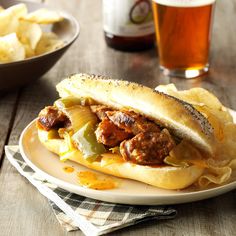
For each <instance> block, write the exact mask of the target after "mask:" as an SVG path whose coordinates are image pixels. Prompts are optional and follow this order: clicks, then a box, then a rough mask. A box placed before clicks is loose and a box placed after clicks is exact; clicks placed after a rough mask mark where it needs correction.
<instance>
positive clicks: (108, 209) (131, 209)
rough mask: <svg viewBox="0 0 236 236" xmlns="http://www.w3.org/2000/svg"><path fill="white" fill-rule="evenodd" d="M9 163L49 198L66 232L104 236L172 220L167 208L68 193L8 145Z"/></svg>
mask: <svg viewBox="0 0 236 236" xmlns="http://www.w3.org/2000/svg"><path fill="white" fill-rule="evenodd" d="M5 152H6V156H7V158H8V160H9V161H10V163H11V164H12V165H13V166H14V167H15V168H16V169H17V170H18V171H19V172H20V174H21V175H23V176H24V177H26V178H27V179H28V180H29V181H30V182H31V183H32V184H33V185H34V186H35V187H36V188H37V189H38V190H39V192H40V193H41V194H43V195H44V196H45V197H47V198H48V199H49V203H50V205H51V206H52V209H53V212H54V214H55V215H56V217H57V219H58V221H59V222H60V224H61V225H62V226H63V227H64V228H65V229H66V230H67V231H71V230H78V229H80V230H82V231H83V233H84V234H85V235H87V236H93V235H94V236H95V235H102V234H105V233H109V232H112V231H114V230H117V229H120V228H124V227H126V226H129V225H134V224H137V223H139V222H143V221H146V220H150V219H157V220H159V219H172V218H174V217H175V216H176V214H177V212H176V210H174V209H172V208H171V207H168V206H131V205H122V204H114V203H108V202H102V201H98V200H94V199H90V198H87V197H82V196H79V195H77V194H74V193H70V192H68V191H65V190H63V189H61V188H59V187H57V186H56V185H54V184H51V183H49V182H48V181H47V180H46V179H45V178H44V177H42V176H41V175H39V174H38V173H36V172H34V170H33V169H32V168H31V167H29V166H28V165H27V164H26V163H25V162H24V160H23V158H22V156H21V154H20V152H19V148H18V146H6V147H5Z"/></svg>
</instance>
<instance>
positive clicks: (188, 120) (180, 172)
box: [38, 74, 215, 189]
mask: <svg viewBox="0 0 236 236" xmlns="http://www.w3.org/2000/svg"><path fill="white" fill-rule="evenodd" d="M57 90H58V92H59V95H60V97H62V98H64V97H68V96H73V97H77V98H83V97H89V98H92V99H93V100H95V101H96V102H97V103H99V104H103V105H106V106H109V107H111V108H114V109H127V110H132V111H135V112H136V113H139V114H141V115H144V116H145V117H148V118H149V119H150V120H152V121H154V122H155V123H157V124H158V125H160V126H161V127H163V128H164V127H165V128H167V129H168V130H169V131H170V132H171V133H172V134H173V135H174V136H176V137H178V138H180V139H185V140H187V141H188V142H189V143H191V144H192V145H193V146H195V147H196V148H197V149H198V150H200V152H202V153H203V155H207V156H212V155H213V154H214V151H215V147H214V143H215V137H214V132H213V128H212V126H211V124H210V123H209V122H208V120H207V119H206V118H205V117H204V116H203V115H202V114H201V113H200V112H198V111H197V110H196V109H194V107H193V106H192V105H190V104H189V103H187V102H184V101H182V100H179V99H177V98H175V97H172V96H170V95H166V94H164V93H161V92H157V91H154V90H152V89H150V88H148V87H145V86H142V85H138V84H136V83H130V82H127V81H118V80H111V79H107V78H104V77H102V76H94V75H88V74H77V75H73V76H71V77H70V78H68V79H65V80H63V81H61V82H60V83H59V84H58V85H57ZM38 135H39V139H40V141H41V142H42V144H43V145H44V146H45V147H46V148H47V149H48V150H50V151H52V152H54V153H56V154H58V155H59V154H60V148H62V149H63V146H66V145H67V144H66V142H65V140H63V139H49V138H48V135H47V131H45V130H42V129H40V127H39V126H38ZM67 158H68V159H69V160H72V161H75V162H77V163H79V164H82V165H84V166H86V167H88V168H91V169H94V170H97V171H101V172H103V173H107V174H111V175H114V176H118V177H122V178H128V179H133V180H137V181H141V182H144V183H147V184H150V185H153V186H156V187H160V188H165V189H183V188H185V187H188V186H190V185H191V184H193V183H194V182H196V181H197V179H198V178H199V177H200V176H201V175H202V174H203V172H204V170H205V167H203V166H201V165H198V166H197V165H194V164H192V165H190V166H187V167H175V166H171V165H167V164H163V165H161V166H155V165H154V166H147V165H139V164H135V163H131V162H128V161H124V160H123V159H122V157H121V156H119V155H118V154H112V153H105V154H102V155H101V160H99V161H94V162H88V161H87V160H86V159H85V158H83V155H82V154H81V152H80V151H79V150H76V151H73V152H69V153H68V155H67ZM107 159H110V160H111V159H113V161H112V162H109V164H106V160H107ZM104 163H105V164H104Z"/></svg>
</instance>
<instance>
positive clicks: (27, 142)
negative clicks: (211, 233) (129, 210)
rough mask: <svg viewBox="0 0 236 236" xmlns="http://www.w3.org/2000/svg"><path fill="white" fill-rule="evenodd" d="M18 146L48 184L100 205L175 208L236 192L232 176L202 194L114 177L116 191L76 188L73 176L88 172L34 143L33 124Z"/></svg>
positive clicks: (199, 191) (76, 183)
mask: <svg viewBox="0 0 236 236" xmlns="http://www.w3.org/2000/svg"><path fill="white" fill-rule="evenodd" d="M232 114H233V116H234V122H235V120H236V112H234V111H232ZM19 145H20V152H21V154H22V156H23V158H24V160H25V162H26V163H27V164H28V165H29V166H30V167H31V168H32V169H33V170H34V171H36V172H38V173H40V174H41V175H42V176H43V177H45V178H46V179H47V180H48V181H50V182H51V183H53V184H56V185H57V186H59V187H61V188H63V189H65V190H67V191H70V192H73V193H76V194H79V195H82V196H85V197H90V198H94V199H98V200H102V201H107V202H114V203H121V204H132V205H164V204H179V203H187V202H194V201H198V200H202V199H207V198H211V197H215V196H218V195H220V194H223V193H226V192H229V191H231V190H233V189H236V176H233V177H232V180H231V182H230V183H227V184H224V185H221V186H218V187H213V188H209V189H206V190H197V189H194V188H188V189H184V190H179V191H174V190H164V189H159V188H156V187H153V186H150V185H147V184H143V183H140V182H137V181H133V180H128V179H122V178H116V177H112V178H113V179H114V180H115V181H116V182H117V183H118V187H117V188H115V189H111V190H93V189H88V188H85V187H82V186H80V185H79V183H78V179H77V173H78V172H79V171H81V170H89V169H88V168H86V167H83V166H81V165H79V164H77V163H75V162H72V161H66V162H62V161H60V160H59V158H58V156H57V155H55V154H53V153H51V152H50V151H48V150H47V149H46V148H45V147H44V146H43V145H42V144H41V143H40V141H39V139H38V135H37V129H36V125H35V120H34V121H32V122H31V123H30V124H29V125H28V126H27V127H26V128H25V129H24V131H23V132H22V134H21V137H20V143H19ZM68 166H71V167H73V168H74V171H73V172H72V173H66V172H65V171H64V170H63V168H64V167H68ZM94 172H96V171H94Z"/></svg>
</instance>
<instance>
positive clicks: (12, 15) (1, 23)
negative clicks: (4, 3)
mask: <svg viewBox="0 0 236 236" xmlns="http://www.w3.org/2000/svg"><path fill="white" fill-rule="evenodd" d="M26 14H27V8H26V5H25V4H23V3H20V4H17V5H14V6H12V7H9V8H7V9H5V10H1V11H0V36H4V35H7V34H10V33H13V32H16V31H17V27H18V24H19V18H20V17H23V16H24V15H26Z"/></svg>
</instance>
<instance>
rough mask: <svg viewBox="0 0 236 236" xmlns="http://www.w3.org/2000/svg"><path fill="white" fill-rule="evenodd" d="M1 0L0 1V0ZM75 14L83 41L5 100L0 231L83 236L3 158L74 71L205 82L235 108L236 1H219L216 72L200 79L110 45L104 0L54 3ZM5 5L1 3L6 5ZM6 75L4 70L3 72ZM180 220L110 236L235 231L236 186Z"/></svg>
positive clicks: (1, 109) (150, 81) (182, 83)
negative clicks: (166, 70) (172, 73)
mask: <svg viewBox="0 0 236 236" xmlns="http://www.w3.org/2000/svg"><path fill="white" fill-rule="evenodd" d="M0 3H1V0H0ZM46 3H48V4H49V5H52V6H55V8H58V9H61V10H64V11H67V12H69V13H70V14H72V15H74V16H75V17H76V18H77V19H78V21H79V23H80V26H81V33H80V36H79V38H78V40H77V41H76V42H75V43H74V45H73V46H72V47H71V48H70V49H69V50H68V52H67V53H66V54H65V55H64V56H63V58H62V59H61V60H60V61H59V62H58V63H57V64H56V65H55V66H54V67H53V68H52V69H51V70H50V72H48V73H47V74H46V75H44V76H43V77H42V78H41V79H40V80H38V81H36V82H34V83H33V84H30V85H28V86H26V87H24V88H22V89H18V90H16V91H12V92H10V93H7V94H1V97H0V135H1V138H0V160H1V159H2V161H0V163H1V169H0V193H1V194H0V206H1V207H0V235H3V236H5V235H10V236H15V235H17V236H28V235H34V236H41V235H58V236H61V235H70V236H80V235H83V234H82V233H81V232H80V231H76V232H72V233H66V232H65V231H64V230H63V229H62V227H61V226H60V225H59V223H58V222H57V220H56V218H55V216H54V215H53V212H52V210H51V208H50V206H49V204H48V201H47V199H45V198H44V197H43V196H42V195H41V194H40V193H39V192H38V191H37V190H36V189H35V188H34V187H33V186H32V185H31V184H29V183H28V181H27V180H25V179H24V178H23V177H21V176H20V175H19V174H18V173H17V171H16V170H15V169H14V168H13V167H12V166H11V165H10V164H9V162H8V160H7V159H6V158H4V154H3V153H4V152H3V150H4V145H5V144H17V143H18V140H19V136H20V134H21V132H22V130H23V129H24V127H25V126H26V125H27V124H28V123H29V122H30V121H31V120H33V119H34V118H35V117H36V116H37V114H38V112H39V111H40V109H42V108H43V107H44V106H45V105H49V104H51V103H52V102H53V101H54V100H55V99H56V98H57V93H56V91H55V85H56V84H57V83H58V82H59V81H60V80H61V79H63V78H64V77H66V76H67V75H70V74H73V73H76V72H86V73H94V74H103V75H107V76H111V77H113V78H117V79H126V80H130V81H135V82H139V83H142V84H145V85H147V86H150V87H152V88H154V87H155V86H157V85H158V84H167V83H170V82H173V83H175V84H176V86H177V87H178V88H180V89H184V88H190V87H195V86H201V87H204V88H207V89H209V90H210V91H212V92H213V93H214V94H216V95H217V96H218V97H219V98H220V100H221V101H222V102H223V103H224V104H225V105H226V106H229V107H231V108H232V109H236V90H235V89H236V76H235V75H236V47H235V45H236V34H235V32H236V24H235V16H236V0H224V1H217V6H216V12H215V21H214V27H213V34H212V48H211V70H210V73H209V74H208V75H206V76H204V77H203V78H202V79H198V80H189V81H186V80H181V79H177V78H166V77H165V76H163V75H162V74H161V73H160V71H159V69H158V57H157V53H156V49H152V50H149V51H146V52H142V53H124V52H119V51H116V50H113V49H111V48H108V47H107V46H106V44H105V41H104V38H103V37H104V36H103V30H102V13H101V11H102V8H101V7H102V5H101V4H102V2H101V0H96V1H95V0H69V1H66V0H64V1H63V0H48V1H46ZM0 5H1V4H0ZM0 79H3V78H1V75H0ZM175 207H176V209H177V210H178V216H177V218H176V219H174V220H166V221H159V222H157V221H150V222H146V223H142V224H139V225H136V226H133V227H128V228H125V229H122V230H119V231H116V232H114V233H112V234H110V235H126V236H127V235H129V236H134V235H140V236H149V235H183V236H185V235H186V236H189V235H194V236H198V235H204V236H205V235H219V236H221V235H230V236H231V235H236V233H235V232H236V224H235V222H236V191H232V192H229V193H227V194H224V195H222V196H219V197H216V198H212V199H208V200H205V201H200V202H196V203H189V204H181V205H177V206H175Z"/></svg>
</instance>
